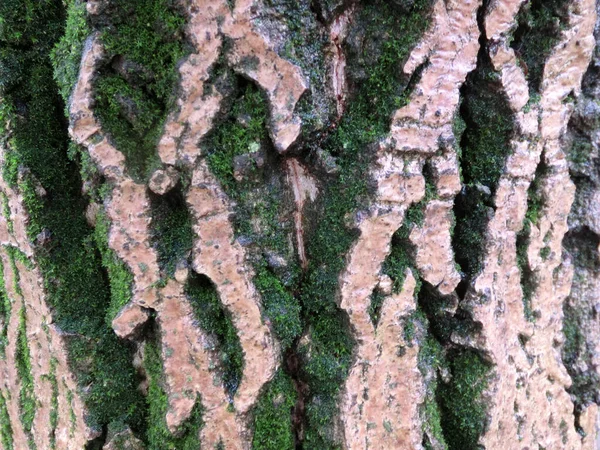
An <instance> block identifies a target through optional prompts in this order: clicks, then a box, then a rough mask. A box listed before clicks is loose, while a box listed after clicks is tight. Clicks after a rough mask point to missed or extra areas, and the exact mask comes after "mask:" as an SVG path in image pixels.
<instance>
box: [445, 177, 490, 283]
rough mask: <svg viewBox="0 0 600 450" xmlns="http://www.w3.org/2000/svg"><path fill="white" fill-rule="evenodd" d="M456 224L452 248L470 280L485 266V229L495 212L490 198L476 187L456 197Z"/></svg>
mask: <svg viewBox="0 0 600 450" xmlns="http://www.w3.org/2000/svg"><path fill="white" fill-rule="evenodd" d="M454 211H455V213H456V226H455V228H454V235H453V236H452V248H453V249H454V254H455V258H456V262H457V263H458V264H459V266H460V269H461V271H462V272H463V273H464V274H465V275H466V279H468V280H471V279H473V277H474V276H475V275H477V274H478V273H479V272H480V271H481V268H482V265H483V257H484V249H485V242H486V236H485V233H486V229H487V224H488V221H489V219H490V217H491V215H492V211H493V209H492V207H491V198H490V196H489V195H487V194H486V193H485V192H482V191H480V190H478V189H476V188H474V187H470V186H469V187H466V188H465V190H464V192H463V193H461V194H460V195H459V196H458V197H457V198H456V200H455V208H454Z"/></svg>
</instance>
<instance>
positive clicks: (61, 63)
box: [50, 0, 91, 104]
mask: <svg viewBox="0 0 600 450" xmlns="http://www.w3.org/2000/svg"><path fill="white" fill-rule="evenodd" d="M65 3H66V5H67V19H66V24H65V33H64V35H63V36H62V37H61V38H60V40H59V41H58V42H57V43H56V45H55V46H54V49H53V50H52V53H51V54H50V58H51V60H52V65H53V66H54V80H55V81H56V84H57V85H58V87H59V89H60V94H61V96H62V98H63V100H64V102H65V104H67V103H68V102H69V96H70V95H71V91H72V90H73V89H74V87H75V83H76V82H77V76H78V74H79V64H80V62H81V54H82V52H83V44H84V42H85V39H86V38H87V37H88V36H89V34H90V32H91V30H90V27H89V26H88V24H87V21H86V10H85V5H86V4H85V2H83V1H81V0H67V1H66V2H65Z"/></svg>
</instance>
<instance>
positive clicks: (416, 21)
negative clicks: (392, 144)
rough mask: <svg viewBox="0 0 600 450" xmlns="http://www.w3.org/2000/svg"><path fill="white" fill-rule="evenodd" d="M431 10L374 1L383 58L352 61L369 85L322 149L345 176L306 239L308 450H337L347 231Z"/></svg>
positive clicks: (369, 18)
mask: <svg viewBox="0 0 600 450" xmlns="http://www.w3.org/2000/svg"><path fill="white" fill-rule="evenodd" d="M429 7H430V4H429V2H428V1H419V2H416V3H415V5H414V6H413V8H412V10H411V11H410V13H408V14H406V13H399V11H398V10H396V9H395V8H394V7H393V6H392V5H391V4H390V3H387V2H382V1H370V2H365V3H364V5H363V6H362V7H361V8H360V9H359V10H358V11H357V14H356V16H355V19H354V20H355V22H354V23H355V24H356V26H357V27H359V28H358V29H359V30H360V29H364V30H366V31H365V33H366V37H365V38H366V39H376V40H377V45H376V47H378V48H380V49H381V53H380V54H379V55H378V56H377V58H376V61H374V62H373V63H370V62H369V63H367V62H365V61H364V59H361V56H360V55H354V56H351V57H349V60H348V64H349V66H350V69H351V70H349V71H348V73H358V72H364V73H365V77H364V79H363V80H361V81H360V83H357V85H356V86H357V87H359V89H357V92H356V93H355V95H354V96H353V98H352V99H350V101H349V104H348V107H347V110H346V113H345V114H344V116H343V117H342V119H341V121H340V123H339V124H338V126H337V128H336V129H335V130H334V131H333V132H332V133H331V134H330V135H329V136H327V137H326V138H325V139H324V140H323V143H322V144H321V148H322V149H323V150H324V151H325V152H326V154H329V155H331V156H332V157H334V158H335V160H336V164H337V166H338V167H339V174H338V175H336V176H334V177H332V179H331V180H328V183H327V184H326V187H325V189H324V190H323V192H322V193H321V197H320V210H319V214H320V215H319V217H320V219H319V223H318V225H317V227H316V229H315V230H311V232H310V233H309V235H308V236H307V238H306V242H308V243H309V244H308V247H307V255H308V260H309V261H310V267H309V270H308V273H307V275H306V278H305V280H304V282H303V288H302V295H301V296H302V304H303V308H304V311H305V312H304V315H305V321H306V322H307V323H308V324H310V325H309V330H310V336H311V340H312V342H311V348H310V358H308V359H307V361H306V363H305V365H304V367H303V370H302V376H303V377H304V378H305V380H306V381H307V382H308V384H309V385H310V388H311V395H310V396H309V398H308V399H307V406H306V421H307V427H306V436H305V441H304V448H305V449H319V450H322V449H327V448H333V447H334V446H335V443H334V442H333V434H332V427H333V421H332V420H333V419H332V418H333V417H334V416H335V415H336V411H337V407H336V404H335V400H334V399H335V397H336V396H337V393H338V392H339V389H340V387H341V386H342V385H343V381H344V379H345V377H346V374H347V371H348V369H349V367H350V363H351V360H352V346H353V344H352V340H351V338H350V335H349V334H348V333H347V325H346V323H345V320H344V316H343V315H342V314H341V313H340V312H339V310H338V308H337V306H336V304H335V302H334V299H335V298H336V292H337V289H338V275H339V273H340V271H341V270H342V269H343V268H344V265H345V259H344V257H345V255H346V253H347V252H348V250H349V248H350V246H351V245H352V243H353V242H354V241H355V239H356V237H357V232H356V230H350V229H348V228H347V227H346V226H345V225H344V224H345V223H347V217H348V216H351V215H352V213H353V212H355V211H357V210H358V209H359V208H360V207H361V205H365V204H366V203H367V199H368V195H369V187H368V176H367V169H368V167H369V163H370V160H371V154H370V153H369V152H368V151H365V150H366V149H369V145H371V144H373V143H375V142H377V141H378V140H379V139H381V138H382V137H384V136H385V135H386V134H387V133H388V131H389V126H390V117H391V114H392V112H393V111H394V110H395V109H396V108H398V107H399V106H401V105H402V104H403V103H404V102H406V98H407V95H408V92H409V91H406V89H407V87H409V80H408V79H407V78H406V77H404V76H403V75H402V72H401V70H399V67H401V64H402V62H403V61H404V60H405V59H406V57H407V56H408V54H409V52H410V50H411V49H412V47H413V46H414V45H415V43H416V42H417V41H418V39H419V38H420V37H421V35H422V33H423V32H424V30H425V29H426V27H427V24H428V23H429V21H428V16H427V13H428V10H429ZM362 27H364V28H362ZM351 33H352V31H351ZM409 89H410V88H409ZM299 350H300V351H301V352H303V351H308V348H307V349H303V348H300V349H299Z"/></svg>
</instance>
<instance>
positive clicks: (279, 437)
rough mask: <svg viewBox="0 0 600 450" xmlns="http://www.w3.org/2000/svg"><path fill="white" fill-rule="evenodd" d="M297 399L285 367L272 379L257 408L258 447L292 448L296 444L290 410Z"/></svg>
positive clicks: (270, 449)
mask: <svg viewBox="0 0 600 450" xmlns="http://www.w3.org/2000/svg"><path fill="white" fill-rule="evenodd" d="M295 403H296V390H295V388H294V383H293V382H292V379H291V378H290V377H289V376H288V375H286V374H285V373H284V372H283V371H282V370H279V371H278V372H277V374H276V375H275V378H273V380H272V381H271V382H270V383H269V385H268V387H267V389H266V392H265V394H264V395H262V396H261V397H260V400H259V402H258V404H257V405H256V408H255V410H254V437H253V439H252V448H253V449H255V450H293V449H294V448H296V447H295V436H294V429H293V426H292V418H291V411H292V409H293V408H294V404H295Z"/></svg>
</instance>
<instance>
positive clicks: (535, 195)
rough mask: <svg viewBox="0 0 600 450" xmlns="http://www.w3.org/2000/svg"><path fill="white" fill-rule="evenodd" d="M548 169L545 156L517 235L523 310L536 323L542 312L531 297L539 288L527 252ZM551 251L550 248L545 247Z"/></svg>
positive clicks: (542, 157)
mask: <svg viewBox="0 0 600 450" xmlns="http://www.w3.org/2000/svg"><path fill="white" fill-rule="evenodd" d="M547 173H548V167H547V165H546V163H545V162H544V155H543V153H542V156H541V158H540V162H539V164H538V166H537V167H536V171H535V175H534V178H533V180H532V182H531V184H530V185H529V189H528V190H527V212H526V213H525V219H524V221H523V228H522V229H521V231H520V232H519V233H518V234H517V243H516V246H517V266H518V267H519V270H520V272H521V290H522V292H523V309H524V313H525V318H526V319H527V320H528V321H530V322H534V321H535V320H536V319H537V318H539V315H540V311H538V310H535V311H534V310H533V309H532V305H531V297H532V295H533V293H534V291H535V288H536V287H537V281H536V279H535V273H534V272H533V271H532V270H531V267H530V265H529V260H528V257H527V251H528V248H529V235H530V232H531V226H532V225H537V223H538V221H539V217H540V212H541V210H542V208H543V206H544V200H543V198H542V195H541V184H542V183H543V181H544V178H545V177H546V176H547ZM545 248H547V249H548V250H549V248H548V247H545ZM540 253H541V254H542V256H543V255H544V254H545V250H544V249H542V251H541V252H540Z"/></svg>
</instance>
